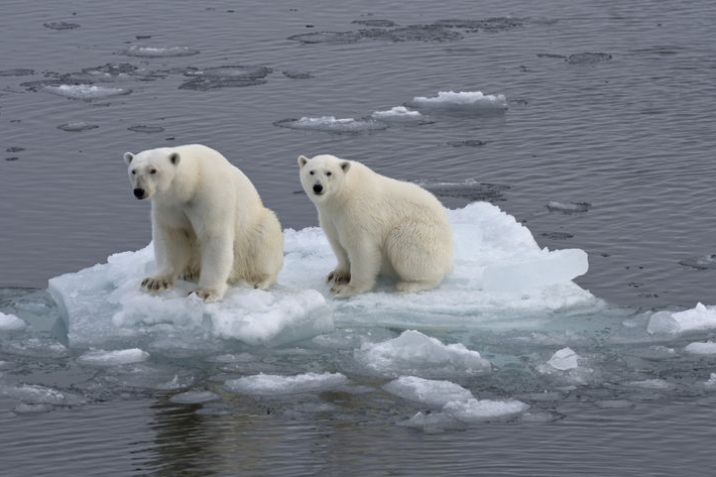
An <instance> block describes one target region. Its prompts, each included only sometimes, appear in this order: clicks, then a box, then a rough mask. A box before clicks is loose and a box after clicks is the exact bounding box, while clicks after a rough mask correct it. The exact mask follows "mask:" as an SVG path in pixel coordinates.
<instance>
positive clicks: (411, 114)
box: [371, 106, 425, 121]
mask: <svg viewBox="0 0 716 477" xmlns="http://www.w3.org/2000/svg"><path fill="white" fill-rule="evenodd" d="M371 117H373V118H375V119H380V120H382V121H420V120H422V119H423V118H425V116H423V115H422V114H421V113H420V111H413V110H410V109H408V108H406V107H405V106H395V107H394V108H391V109H388V110H386V111H375V112H373V114H371Z"/></svg>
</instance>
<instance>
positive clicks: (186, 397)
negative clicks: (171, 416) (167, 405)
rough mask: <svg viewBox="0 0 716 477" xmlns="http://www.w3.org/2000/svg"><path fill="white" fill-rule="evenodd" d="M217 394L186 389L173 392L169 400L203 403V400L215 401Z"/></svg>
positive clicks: (217, 397)
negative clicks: (179, 392) (181, 391)
mask: <svg viewBox="0 0 716 477" xmlns="http://www.w3.org/2000/svg"><path fill="white" fill-rule="evenodd" d="M218 399H219V396H218V395H217V394H215V393H212V392H211V391H187V392H185V393H181V394H175V395H174V396H172V397H171V398H170V399H169V401H171V402H173V403H175V404H203V403H205V402H212V401H217V400H218Z"/></svg>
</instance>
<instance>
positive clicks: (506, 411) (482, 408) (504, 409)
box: [443, 398, 530, 424]
mask: <svg viewBox="0 0 716 477" xmlns="http://www.w3.org/2000/svg"><path fill="white" fill-rule="evenodd" d="M529 408H530V406H529V405H528V404H525V403H523V402H522V401H517V400H515V399H508V400H504V401H495V400H490V399H481V400H478V399H474V398H473V399H469V400H467V401H452V402H449V403H447V404H446V405H445V407H444V408H443V412H445V413H447V414H448V415H450V416H452V417H454V418H456V419H459V420H460V421H462V422H465V423H467V424H473V423H477V422H483V421H497V420H509V419H512V418H514V417H516V416H518V415H519V414H522V413H523V412H525V411H526V410H527V409H529Z"/></svg>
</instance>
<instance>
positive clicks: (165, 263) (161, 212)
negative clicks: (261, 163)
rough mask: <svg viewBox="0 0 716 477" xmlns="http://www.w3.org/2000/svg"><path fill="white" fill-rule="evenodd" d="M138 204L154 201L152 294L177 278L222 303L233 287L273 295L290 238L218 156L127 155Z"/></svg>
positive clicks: (174, 151) (200, 151)
mask: <svg viewBox="0 0 716 477" xmlns="http://www.w3.org/2000/svg"><path fill="white" fill-rule="evenodd" d="M124 161H125V162H126V163H127V166H128V168H129V180H130V182H131V183H132V188H133V193H134V196H135V197H136V198H137V199H140V200H141V199H150V200H151V202H152V239H153V241H154V254H155V258H156V262H157V274H156V275H155V276H153V277H148V278H146V279H144V281H143V282H142V288H144V289H146V290H147V291H150V292H157V291H161V290H167V289H170V288H172V287H173V286H174V281H175V280H176V279H177V278H182V279H186V280H190V281H195V282H196V281H198V287H197V288H196V290H194V292H195V293H196V294H197V295H198V296H199V297H200V298H202V299H203V300H204V301H207V302H211V301H217V300H221V299H222V298H223V296H224V294H225V293H226V289H227V284H228V283H232V284H233V283H247V284H249V285H251V286H253V287H255V288H267V287H269V286H270V285H272V284H273V283H275V282H276V275H278V272H279V271H280V270H281V266H282V264H283V233H282V231H281V225H280V224H279V222H278V219H277V218H276V215H275V214H274V213H273V212H272V211H271V210H269V209H267V208H265V207H264V206H263V204H262V202H261V198H260V197H259V194H258V192H256V189H255V188H254V186H253V184H252V183H251V181H250V180H249V179H248V177H246V176H245V175H244V173H243V172H241V171H240V170H239V169H238V168H236V167H234V166H233V165H232V164H231V163H230V162H229V161H227V160H226V158H225V157H224V156H222V155H221V154H220V153H218V152H217V151H215V150H213V149H210V148H208V147H206V146H202V145H199V144H193V145H187V146H179V147H163V148H158V149H150V150H147V151H142V152H140V153H138V154H132V153H131V152H127V153H125V154H124Z"/></svg>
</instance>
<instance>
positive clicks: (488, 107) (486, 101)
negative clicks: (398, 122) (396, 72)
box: [410, 91, 507, 112]
mask: <svg viewBox="0 0 716 477" xmlns="http://www.w3.org/2000/svg"><path fill="white" fill-rule="evenodd" d="M410 105H411V106H413V107H415V108H418V109H435V110H446V111H470V112H491V111H493V112H494V111H504V110H506V109H507V99H506V98H505V95H504V94H495V95H492V94H483V93H482V92H481V91H460V92H455V91H440V92H438V95H437V96H432V97H427V96H416V97H414V98H413V100H412V101H411V102H410Z"/></svg>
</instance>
